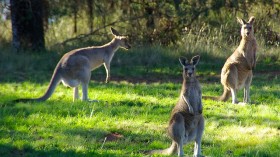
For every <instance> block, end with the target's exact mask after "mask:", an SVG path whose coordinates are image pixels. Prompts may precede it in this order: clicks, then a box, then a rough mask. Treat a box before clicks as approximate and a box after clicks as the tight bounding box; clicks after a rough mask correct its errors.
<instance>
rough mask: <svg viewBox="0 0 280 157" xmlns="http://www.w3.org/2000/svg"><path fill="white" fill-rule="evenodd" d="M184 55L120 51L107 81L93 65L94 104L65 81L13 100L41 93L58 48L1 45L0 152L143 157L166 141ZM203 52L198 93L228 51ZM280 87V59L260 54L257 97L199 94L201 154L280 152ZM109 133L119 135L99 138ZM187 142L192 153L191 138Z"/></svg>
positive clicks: (212, 83) (214, 89) (210, 88)
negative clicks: (234, 99) (37, 50)
mask: <svg viewBox="0 0 280 157" xmlns="http://www.w3.org/2000/svg"><path fill="white" fill-rule="evenodd" d="M184 54H185V53H184V52H183V51H181V50H180V49H179V50H176V51H173V50H172V49H168V48H167V49H163V48H160V47H155V48H143V49H138V50H136V49H132V50H130V51H129V52H127V53H125V52H118V53H117V54H116V56H115V58H114V59H113V62H112V68H111V70H112V73H111V74H112V80H113V81H112V82H110V83H109V84H105V83H104V80H105V70H104V68H103V67H102V68H99V69H97V70H96V71H93V72H92V79H93V80H92V81H91V83H90V86H89V97H90V98H91V99H98V100H99V101H100V102H98V103H89V102H82V101H77V102H75V103H73V102H72V89H70V88H66V87H64V86H62V85H59V86H58V88H57V89H56V91H55V93H54V94H53V96H52V97H51V98H50V99H49V100H47V101H46V102H40V103H11V102H10V101H11V100H13V99H16V98H31V97H39V96H41V95H42V94H43V93H44V92H45V90H46V88H47V85H48V82H49V79H50V77H51V74H52V71H53V68H54V67H55V64H56V62H57V61H58V60H59V57H60V55H57V54H54V53H44V54H39V55H29V57H25V56H26V54H13V53H7V51H6V53H3V54H2V56H4V58H2V59H0V61H1V62H0V68H1V75H0V80H1V83H0V97H1V99H0V156H110V157H111V156H144V155H143V154H142V153H141V152H142V151H143V150H151V149H163V148H167V147H168V146H169V144H170V140H169V138H168V136H167V133H166V128H167V125H168V119H169V116H170V112H171V110H172V108H173V106H174V105H175V104H176V102H177V100H178V96H179V92H180V88H181V79H182V78H181V67H180V64H179V62H178V59H177V57H178V56H180V55H184ZM193 54H194V53H188V54H186V55H187V56H192V55H193ZM14 55H17V56H18V57H14ZM201 55H202V58H201V62H200V63H199V65H198V67H197V68H198V72H197V75H198V78H199V80H200V82H201V85H202V90H203V94H204V95H213V96H218V95H220V94H221V93H222V87H221V85H220V83H219V74H220V69H221V67H222V65H223V62H224V60H225V57H226V55H221V57H220V58H219V57H213V56H211V55H210V54H207V53H201ZM151 56H152V57H151ZM264 71H265V72H264ZM279 89H280V79H279V61H276V62H269V63H266V61H265V60H259V62H258V66H257V70H256V71H255V76H254V78H253V83H252V86H251V99H252V100H253V101H254V104H251V105H246V106H240V105H233V104H231V103H230V101H228V102H226V103H223V102H216V101H211V100H203V104H204V116H205V119H206V125H205V127H206V128H205V132H204V136H203V140H202V151H203V154H204V155H205V156H215V157H216V156H221V157H222V156H229V157H231V156H246V157H248V156H249V157H263V156H273V157H274V156H279V154H280V151H279V150H280V136H279V135H280V131H279V128H280V116H279V111H280V106H279V104H280V99H279V98H280V93H279ZM238 98H239V100H241V98H242V91H240V92H239V93H238ZM110 133H118V134H121V135H123V137H122V138H120V139H119V140H116V141H105V143H104V139H105V137H106V136H107V135H108V134H110ZM184 149H185V154H186V155H188V156H191V155H192V152H193V143H190V144H188V145H187V146H185V147H184Z"/></svg>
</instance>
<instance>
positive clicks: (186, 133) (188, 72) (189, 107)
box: [147, 56, 204, 157]
mask: <svg viewBox="0 0 280 157" xmlns="http://www.w3.org/2000/svg"><path fill="white" fill-rule="evenodd" d="M199 59H200V56H194V57H193V58H192V59H191V61H190V62H188V60H187V59H186V58H184V57H180V58H179V61H180V63H181V65H182V66H183V84H182V89H181V94H180V97H179V101H178V103H177V105H176V106H175V107H174V109H173V110H172V112H171V118H170V121H169V126H168V135H169V136H170V138H171V139H172V144H171V146H170V147H169V148H167V149H164V150H152V151H148V152H147V154H164V155H172V154H175V153H176V152H177V154H178V156H183V155H184V152H183V145H184V144H186V143H188V142H190V141H193V140H194V141H195V146H194V156H195V157H198V156H201V138H202V134H203V131H204V118H203V115H202V101H201V97H202V96H201V87H200V84H199V82H198V80H197V79H196V76H195V67H196V65H197V64H198V62H199Z"/></svg>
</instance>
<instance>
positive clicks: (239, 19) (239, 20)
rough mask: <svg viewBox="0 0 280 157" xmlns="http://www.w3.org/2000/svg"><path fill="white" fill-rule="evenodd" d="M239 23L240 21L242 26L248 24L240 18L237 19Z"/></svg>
mask: <svg viewBox="0 0 280 157" xmlns="http://www.w3.org/2000/svg"><path fill="white" fill-rule="evenodd" d="M237 21H238V22H239V23H240V24H241V25H244V24H245V23H246V21H245V20H243V19H241V18H239V17H237Z"/></svg>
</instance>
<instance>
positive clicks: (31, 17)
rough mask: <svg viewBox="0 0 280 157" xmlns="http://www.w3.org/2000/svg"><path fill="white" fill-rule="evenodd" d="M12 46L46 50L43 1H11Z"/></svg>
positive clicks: (17, 48) (18, 48)
mask: <svg viewBox="0 0 280 157" xmlns="http://www.w3.org/2000/svg"><path fill="white" fill-rule="evenodd" d="M10 5H11V22H12V37H13V39H12V45H13V47H14V48H15V49H16V50H17V51H18V50H20V49H32V50H38V49H44V48H45V41H44V25H43V17H44V7H43V0H10Z"/></svg>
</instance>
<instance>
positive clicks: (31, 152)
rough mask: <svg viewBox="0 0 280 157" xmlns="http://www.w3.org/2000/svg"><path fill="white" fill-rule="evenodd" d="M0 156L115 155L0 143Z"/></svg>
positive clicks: (104, 156)
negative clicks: (40, 148) (18, 146)
mask: <svg viewBox="0 0 280 157" xmlns="http://www.w3.org/2000/svg"><path fill="white" fill-rule="evenodd" d="M0 156H1V157H11V156H13V157H21V156H34V157H35V156H40V157H49V156H52V157H69V156H74V157H85V156H100V157H114V156H117V155H115V154H113V153H108V152H104V153H102V154H100V153H98V152H95V151H91V152H86V153H82V152H77V151H75V150H66V151H65V150H60V149H56V148H52V149H50V150H36V149H34V148H32V147H30V146H28V145H24V146H23V148H17V147H15V146H13V145H12V144H0Z"/></svg>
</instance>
